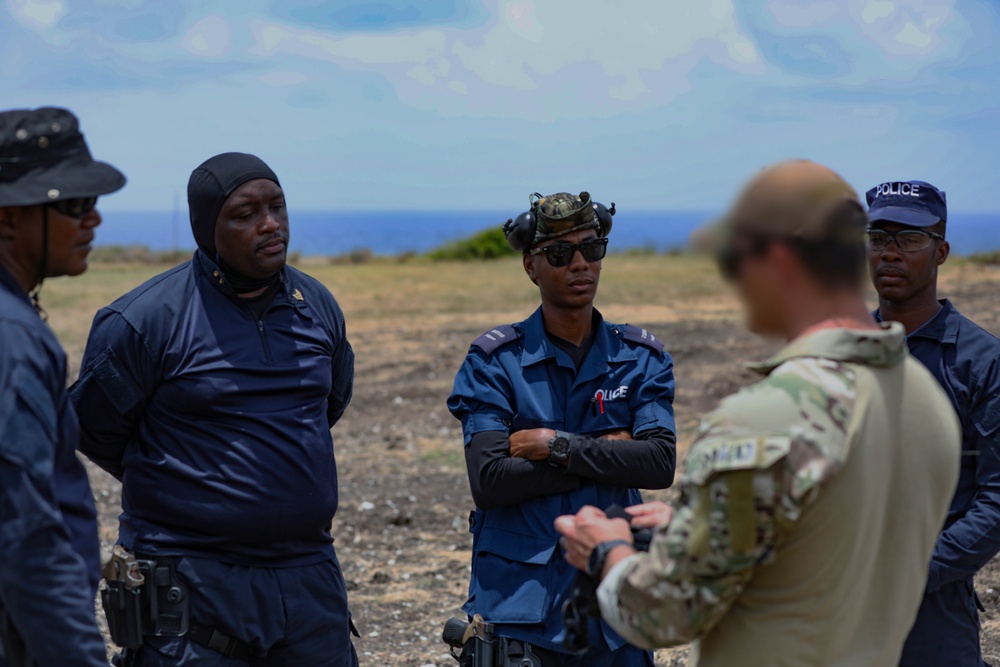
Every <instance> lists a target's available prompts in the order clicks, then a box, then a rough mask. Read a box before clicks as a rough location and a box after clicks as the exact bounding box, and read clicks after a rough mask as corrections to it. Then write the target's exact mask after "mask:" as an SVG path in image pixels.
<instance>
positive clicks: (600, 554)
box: [587, 540, 631, 579]
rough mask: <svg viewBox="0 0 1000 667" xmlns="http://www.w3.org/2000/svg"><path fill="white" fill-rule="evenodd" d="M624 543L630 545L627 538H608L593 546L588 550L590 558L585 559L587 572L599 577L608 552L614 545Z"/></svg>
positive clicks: (622, 544) (619, 545) (618, 545)
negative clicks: (606, 540)
mask: <svg viewBox="0 0 1000 667" xmlns="http://www.w3.org/2000/svg"><path fill="white" fill-rule="evenodd" d="M625 545H629V546H631V543H630V542H628V541H627V540H610V541H608V542H601V543H600V544H598V545H597V546H596V547H594V550H593V551H591V552H590V559H589V560H587V574H588V575H590V576H591V577H593V578H595V579H600V578H601V574H602V573H603V572H604V563H605V562H606V561H607V560H608V554H609V553H611V552H612V551H613V550H614V549H615V548H616V547H621V546H625Z"/></svg>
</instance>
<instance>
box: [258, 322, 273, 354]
mask: <svg viewBox="0 0 1000 667" xmlns="http://www.w3.org/2000/svg"><path fill="white" fill-rule="evenodd" d="M257 332H258V333H259V334H260V344H261V347H263V348H264V359H266V360H267V363H271V348H270V347H269V346H268V344H267V334H266V333H265V332H264V320H263V319H260V320H257Z"/></svg>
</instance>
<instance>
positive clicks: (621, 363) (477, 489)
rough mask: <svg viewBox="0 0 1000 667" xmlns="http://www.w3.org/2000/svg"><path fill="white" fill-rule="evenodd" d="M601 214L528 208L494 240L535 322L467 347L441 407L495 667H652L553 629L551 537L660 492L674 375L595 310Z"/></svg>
mask: <svg viewBox="0 0 1000 667" xmlns="http://www.w3.org/2000/svg"><path fill="white" fill-rule="evenodd" d="M614 210H615V207H614V204H612V205H611V208H610V209H608V208H605V207H604V206H603V205H602V204H599V203H597V202H593V201H591V198H590V195H589V194H588V193H586V192H582V193H580V194H579V195H573V194H569V193H566V192H561V193H557V194H554V195H549V196H547V197H542V196H541V195H539V194H535V195H532V197H531V209H530V210H529V211H525V212H524V213H522V214H521V215H519V216H518V217H517V218H516V219H511V220H509V221H508V222H507V224H506V225H504V232H505V233H506V236H507V240H508V242H509V244H510V246H511V247H512V248H513V249H514V250H516V251H518V252H521V253H522V255H523V257H522V260H523V267H524V271H525V273H527V275H528V277H529V278H530V279H531V281H532V282H534V283H535V285H537V286H538V290H539V293H540V296H541V306H540V307H539V308H538V310H536V311H535V313H534V314H533V315H532V316H531V317H529V318H528V319H527V320H525V321H523V322H520V323H518V324H512V325H503V326H499V327H496V328H494V329H491V330H489V331H487V332H486V333H484V334H483V335H482V336H480V337H479V338H477V339H476V340H475V341H473V343H472V347H471V348H470V349H469V353H468V356H467V357H466V359H465V362H464V363H463V364H462V367H461V368H460V369H459V371H458V374H457V376H456V377H455V386H454V391H453V393H452V395H451V397H450V398H449V399H448V408H449V410H450V411H451V413H452V414H453V415H454V416H455V417H456V418H458V419H459V420H461V422H462V430H463V434H464V438H465V443H464V444H465V448H464V449H465V459H466V464H467V467H468V473H469V484H470V487H471V490H472V497H473V500H474V501H475V504H476V509H475V511H474V512H473V514H472V519H471V526H470V527H471V532H472V534H473V542H472V551H473V555H472V578H471V581H470V584H469V599H468V602H467V603H466V605H465V611H466V612H467V613H468V614H469V615H470V616H472V615H475V614H478V615H481V616H482V617H483V619H484V620H485V621H486V622H488V623H492V624H494V626H495V628H496V634H497V636H498V637H503V638H505V639H506V640H509V641H507V643H506V644H505V646H506V647H507V648H508V651H509V655H508V656H507V659H508V662H507V663H505V664H515V662H514V659H515V657H516V658H518V660H519V661H518V662H516V664H524V665H536V664H541V665H543V666H544V667H550V666H559V667H570V666H574V667H575V666H581V667H582V666H588V667H646V666H647V665H648V666H650V667H651V666H652V655H651V654H650V653H649V652H647V651H642V650H639V649H637V648H635V647H632V646H628V644H627V643H626V642H625V641H624V640H623V639H622V637H621V636H619V635H618V634H617V633H616V632H615V631H614V630H612V629H611V628H610V627H609V626H608V625H607V624H605V623H601V622H600V621H599V620H598V619H592V618H589V617H583V618H580V619H575V620H576V621H577V622H576V623H572V622H571V625H575V626H576V627H569V625H567V624H564V618H563V613H562V610H563V605H564V603H565V602H566V601H567V599H569V598H570V597H571V591H572V590H573V581H574V578H575V577H576V574H577V573H576V571H575V570H574V569H573V568H572V567H570V566H569V565H568V564H567V563H566V561H565V559H564V558H563V556H562V552H561V550H560V548H559V535H558V533H557V532H556V530H555V527H554V525H553V521H554V520H555V518H556V517H557V516H559V515H560V514H565V513H567V512H575V511H577V510H579V509H580V508H581V507H584V506H586V505H596V506H597V507H600V508H602V509H604V508H607V507H609V506H612V505H618V506H621V507H630V506H633V505H637V504H639V503H641V502H642V496H641V495H640V494H639V491H638V488H637V487H641V488H647V489H664V488H667V487H669V486H670V485H671V484H672V483H673V479H674V465H675V454H676V452H675V443H676V436H675V435H674V411H673V398H674V374H673V360H672V359H671V357H670V355H669V354H668V353H667V352H666V351H665V350H664V347H663V343H661V342H660V341H659V340H658V339H657V338H656V337H655V336H653V335H652V334H651V333H650V332H648V331H646V330H645V329H642V328H640V327H637V326H634V325H629V324H625V325H619V324H611V323H609V322H606V321H605V320H604V318H603V317H602V316H601V314H600V313H599V312H598V311H597V309H596V308H594V298H595V296H596V295H597V287H598V282H599V280H600V276H601V270H602V266H603V264H602V260H603V258H604V256H605V252H606V250H607V245H608V234H609V233H610V231H611V226H612V215H613V214H614ZM611 548H613V545H610V544H609V545H605V549H604V551H605V552H606V551H608V550H610V549H611ZM605 555H606V553H605ZM595 560H600V558H597V559H595ZM595 568H596V569H597V570H599V569H600V566H599V565H595ZM567 639H569V646H567ZM470 648H471V649H472V650H475V646H473V647H470ZM580 649H586V652H584V653H583V654H582V655H581V654H577V651H578V650H580ZM468 652H469V649H467V650H466V653H467V657H468ZM480 657H482V656H480Z"/></svg>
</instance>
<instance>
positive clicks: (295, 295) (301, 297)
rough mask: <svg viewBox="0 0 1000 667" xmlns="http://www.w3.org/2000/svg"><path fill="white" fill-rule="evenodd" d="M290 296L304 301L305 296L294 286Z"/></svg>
mask: <svg viewBox="0 0 1000 667" xmlns="http://www.w3.org/2000/svg"><path fill="white" fill-rule="evenodd" d="M292 298H293V299H295V300H296V301H305V300H306V298H305V297H304V296H302V292H300V291H299V290H298V289H297V288H296V290H295V291H294V292H292Z"/></svg>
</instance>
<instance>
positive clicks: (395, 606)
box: [43, 256, 1000, 667]
mask: <svg viewBox="0 0 1000 667" xmlns="http://www.w3.org/2000/svg"><path fill="white" fill-rule="evenodd" d="M163 268H164V267H157V266H140V265H96V266H94V267H93V268H92V269H91V270H90V271H89V272H88V273H87V274H86V275H85V276H83V277H81V278H78V279H73V280H66V279H60V280H54V281H51V282H50V283H47V284H46V286H45V290H44V294H43V303H44V304H45V306H46V308H47V309H48V311H49V314H50V323H51V325H52V327H53V328H54V330H55V331H56V333H57V334H58V335H59V338H60V339H61V340H62V342H63V343H64V345H65V346H66V348H67V350H68V353H69V356H70V373H71V376H72V377H75V376H76V372H77V364H78V363H79V360H80V357H81V356H82V352H83V347H84V344H85V342H86V335H87V331H88V329H89V326H90V322H91V319H92V317H93V315H94V313H95V311H96V310H97V309H98V308H99V307H100V306H102V305H105V304H107V303H109V302H110V301H112V300H113V299H114V298H115V297H117V296H118V295H120V294H122V293H124V292H125V291H127V290H129V289H131V288H132V287H134V286H136V285H137V284H139V283H140V282H141V281H143V280H144V279H146V278H148V277H150V276H152V275H154V274H156V273H158V272H159V271H161V270H163ZM301 268H303V269H304V270H306V271H307V272H309V273H311V274H312V275H314V276H316V277H317V278H319V279H320V280H321V281H323V282H324V283H325V284H326V285H327V286H328V287H329V288H330V289H331V291H332V292H333V293H334V294H335V295H336V297H337V298H338V300H339V301H340V303H341V305H342V306H343V309H344V311H345V313H346V315H347V322H348V333H349V336H350V338H351V341H352V343H353V345H354V349H355V351H356V354H357V380H356V388H355V393H354V401H353V403H352V405H351V407H350V408H349V410H348V412H347V415H346V416H345V418H344V419H343V421H342V422H341V423H340V424H338V425H337V427H336V428H335V430H334V440H335V442H336V446H337V456H338V462H339V467H340V481H341V486H340V488H341V498H340V501H341V504H340V511H339V513H338V514H337V519H336V522H335V525H334V534H335V536H336V539H337V549H338V553H339V556H340V559H341V562H342V563H343V566H344V573H345V576H346V578H347V581H348V588H349V591H350V596H351V606H352V609H353V612H354V616H355V619H356V620H357V622H358V625H359V626H360V628H361V632H362V638H361V639H360V640H358V641H357V648H358V652H359V655H360V657H361V664H362V665H378V666H381V665H387V666H390V665H391V666H392V667H400V666H407V667H408V666H411V665H412V666H423V665H439V666H445V665H451V664H454V663H453V661H452V660H451V658H450V657H448V655H447V651H446V649H445V647H444V645H443V644H442V643H441V641H440V630H441V626H442V624H443V623H444V621H445V619H446V618H447V617H448V616H450V615H454V614H457V613H458V612H459V607H460V606H461V604H462V602H463V601H464V599H465V588H466V584H467V577H468V572H469V557H470V551H469V547H470V538H469V535H468V533H467V517H468V513H469V510H470V509H471V506H472V503H471V499H470V496H469V491H468V484H467V482H466V476H465V469H464V463H463V454H462V439H461V433H460V428H459V426H458V422H456V421H455V420H454V419H453V418H452V417H451V415H450V414H449V413H448V411H447V409H446V407H445V399H446V398H447V396H448V394H449V391H450V388H451V382H452V378H453V376H454V373H455V371H456V370H457V368H458V366H459V364H460V363H461V361H462V359H463V358H464V356H465V353H466V350H467V349H468V345H469V343H470V342H471V341H472V340H473V339H474V338H475V337H476V336H478V335H479V334H480V333H482V332H483V331H485V330H486V329H487V328H490V327H493V326H495V325H497V324H502V323H507V322H513V321H518V320H521V319H523V318H525V317H526V316H527V315H529V314H530V313H531V312H532V310H533V309H534V308H535V307H536V305H537V298H538V297H537V292H536V291H535V288H534V287H533V286H532V285H531V283H530V282H529V281H528V280H527V278H526V277H525V276H524V274H523V272H522V270H521V268H520V265H519V260H501V261H494V262H484V263H469V264H463V263H441V264H429V263H423V262H419V261H417V262H410V263H396V262H391V261H384V262H383V261H376V262H371V263H367V264H359V265H338V266H333V265H330V264H329V263H328V262H326V261H322V260H313V261H309V260H306V261H304V262H303V264H302V266H301ZM998 286H1000V268H998V267H992V268H988V267H980V266H975V265H972V264H969V263H963V262H961V261H952V262H951V263H950V264H949V265H948V266H947V267H946V271H945V272H944V277H943V285H942V287H943V289H942V292H943V294H944V295H947V296H949V297H951V298H952V300H953V302H954V303H955V304H956V305H957V306H958V308H960V309H961V310H962V311H963V312H965V314H967V315H969V316H970V317H972V318H973V319H976V320H978V321H979V322H980V323H981V324H982V325H983V326H985V327H986V328H987V329H989V330H991V331H993V332H996V333H1000V289H998ZM599 307H600V309H601V310H602V312H603V313H604V315H605V317H606V318H607V319H608V320H610V321H615V322H631V323H634V324H638V325H640V326H643V327H646V328H648V329H650V330H652V331H653V332H655V333H656V334H657V335H658V336H659V337H660V338H661V339H662V340H664V341H665V342H666V344H667V347H668V349H669V350H670V351H671V353H672V354H673V357H674V362H675V364H676V377H677V389H678V391H677V401H676V404H675V408H676V413H677V421H678V428H679V431H680V443H681V449H682V451H683V449H684V448H685V447H686V446H687V444H688V442H689V441H690V438H691V434H692V432H693V430H694V428H695V426H696V425H697V422H698V418H699V415H701V414H702V413H704V412H705V411H707V410H710V409H711V408H712V407H713V406H714V405H715V404H716V403H717V402H718V400H719V399H720V398H721V397H723V396H725V395H727V394H729V393H732V392H733V391H735V390H736V389H738V388H739V387H741V386H743V385H745V384H748V383H749V382H751V381H753V377H752V376H751V374H750V373H749V372H748V371H746V370H744V368H743V365H742V364H743V362H744V361H747V360H751V359H757V358H761V357H764V356H766V355H767V354H768V353H769V352H770V351H771V350H773V349H774V347H775V346H774V345H773V344H772V343H768V342H765V341H762V340H760V339H758V338H756V337H754V336H752V335H750V334H748V333H747V332H746V331H745V330H744V329H743V327H742V324H741V318H740V314H739V311H738V308H737V304H736V302H735V301H734V299H733V298H732V297H731V295H730V294H729V293H728V291H727V290H726V289H725V287H724V286H723V285H722V284H721V282H720V281H719V279H718V278H717V276H716V274H715V270H714V267H713V266H712V264H711V262H709V261H707V260H705V259H699V258H695V257H653V256H609V257H608V259H607V260H605V264H604V275H603V277H602V282H601V287H600V296H599ZM91 479H92V481H93V485H94V490H95V493H96V495H97V498H98V502H99V507H100V511H101V537H102V541H103V543H104V545H105V547H108V548H109V547H110V545H112V544H113V542H114V540H115V537H116V530H117V528H116V521H115V518H116V515H117V510H118V503H119V487H118V484H117V482H115V481H114V480H113V479H112V478H111V477H109V476H107V475H105V474H104V473H103V472H101V471H99V470H96V469H94V468H91ZM666 495H669V492H667V494H666ZM977 584H978V589H979V592H980V595H981V597H982V598H983V601H984V602H985V604H986V606H987V608H988V611H987V613H986V614H985V615H984V627H985V640H984V644H985V647H986V650H987V651H986V652H987V654H988V655H989V656H990V657H991V658H993V659H994V660H1000V655H998V654H1000V648H998V647H1000V641H998V640H1000V629H998V623H1000V567H998V566H997V564H996V563H994V564H992V565H991V566H990V567H989V568H987V569H986V570H985V571H984V572H983V573H982V574H981V576H980V579H979V581H978V582H977ZM658 658H659V660H660V664H662V665H683V664H685V661H684V650H683V649H680V650H677V651H665V652H661V653H660V655H659V656H658Z"/></svg>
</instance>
